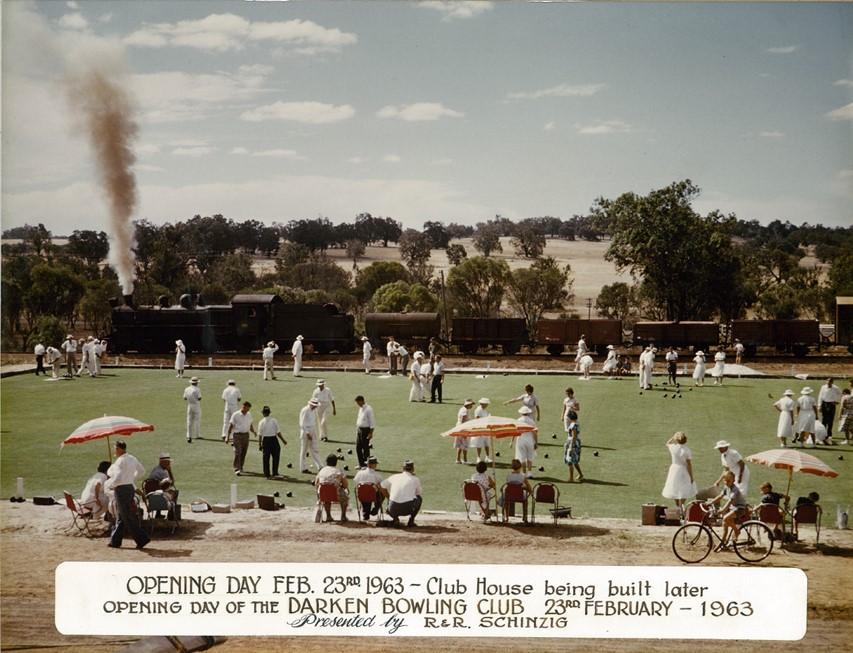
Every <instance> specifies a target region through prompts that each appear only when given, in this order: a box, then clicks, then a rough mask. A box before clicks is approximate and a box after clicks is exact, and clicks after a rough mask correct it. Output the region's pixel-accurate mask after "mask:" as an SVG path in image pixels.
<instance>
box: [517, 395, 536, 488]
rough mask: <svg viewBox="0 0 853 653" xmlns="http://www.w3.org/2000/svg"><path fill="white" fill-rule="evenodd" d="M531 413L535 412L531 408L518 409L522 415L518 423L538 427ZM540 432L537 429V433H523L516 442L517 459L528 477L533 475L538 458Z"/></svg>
mask: <svg viewBox="0 0 853 653" xmlns="http://www.w3.org/2000/svg"><path fill="white" fill-rule="evenodd" d="M531 413H533V411H532V410H530V408H528V407H527V406H522V407H521V408H519V409H518V414H519V415H521V417H519V418H518V421H519V422H522V423H524V424H529V425H530V426H533V427H536V422H535V421H534V419H533V418H532V417H531V416H530V415H531ZM538 432H539V431H538V429H537V430H536V431H528V432H526V433H522V434H521V435H520V436H518V438H516V441H515V457H516V458H517V459H518V460H520V461H521V470H522V471H523V472H526V474H527V475H528V476H532V475H533V460H534V458H536V448H537V447H538V446H539V443H538V441H537V440H538V438H537V435H538Z"/></svg>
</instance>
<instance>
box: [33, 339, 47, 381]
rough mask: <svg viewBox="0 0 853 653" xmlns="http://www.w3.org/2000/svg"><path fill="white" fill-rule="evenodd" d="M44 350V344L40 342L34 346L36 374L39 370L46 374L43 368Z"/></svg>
mask: <svg viewBox="0 0 853 653" xmlns="http://www.w3.org/2000/svg"><path fill="white" fill-rule="evenodd" d="M45 351H46V350H45V348H44V345H43V344H41V343H38V344H37V345H36V346H35V349H33V354H35V357H36V376H38V375H39V372H41V373H42V374H44V375H45V376H47V371H46V370H45V369H44V352H45Z"/></svg>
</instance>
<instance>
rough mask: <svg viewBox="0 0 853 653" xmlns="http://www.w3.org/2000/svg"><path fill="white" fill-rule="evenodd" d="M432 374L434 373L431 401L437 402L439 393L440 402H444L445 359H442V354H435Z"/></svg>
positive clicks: (432, 402)
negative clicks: (442, 393)
mask: <svg viewBox="0 0 853 653" xmlns="http://www.w3.org/2000/svg"><path fill="white" fill-rule="evenodd" d="M430 374H432V385H431V386H430V393H429V394H430V400H429V403H431V404H434V403H435V397H436V395H438V403H442V397H441V387H442V386H443V385H444V361H443V360H441V354H436V355H435V360H434V361H433V362H432V369H431V370H430Z"/></svg>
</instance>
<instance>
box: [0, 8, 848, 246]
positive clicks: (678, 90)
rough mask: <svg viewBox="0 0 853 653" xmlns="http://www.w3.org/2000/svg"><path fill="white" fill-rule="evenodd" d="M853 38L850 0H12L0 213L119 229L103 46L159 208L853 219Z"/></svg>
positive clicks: (435, 215)
mask: <svg viewBox="0 0 853 653" xmlns="http://www.w3.org/2000/svg"><path fill="white" fill-rule="evenodd" d="M851 35H853V7H852V6H850V5H848V4H843V3H839V4H813V3H802V4H800V3H791V4H765V3H762V4H736V5H733V4H728V3H726V4H715V5H710V4H692V3H691V4H640V5H631V4H623V3H607V4H595V5H592V4H557V3H548V4H544V3H543V4H525V3H521V2H507V3H488V2H476V3H464V2H462V3H443V2H422V3H415V2H385V3H383V2H350V3H341V2H335V3H332V2H329V3H325V2H311V3H300V2H289V3H278V2H252V3H245V2H203V1H196V2H109V1H106V2H82V1H78V2H59V1H56V2H35V3H33V2H23V1H21V0H17V1H15V2H6V3H4V4H3V37H4V38H3V91H4V92H3V97H4V106H3V127H4V129H3V215H2V219H3V226H4V227H9V226H15V225H19V224H23V223H24V222H30V223H32V222H36V221H41V222H44V223H45V224H46V225H47V226H48V227H49V228H51V229H52V230H53V231H54V232H55V233H68V232H70V231H72V230H73V229H75V228H106V227H105V226H104V223H105V221H106V217H105V216H106V213H107V204H106V202H105V201H104V199H103V197H102V195H101V193H100V191H99V189H98V186H97V177H96V171H95V169H94V166H93V163H92V156H91V154H90V152H89V149H88V145H87V142H86V140H85V138H83V137H82V135H81V134H80V129H79V119H78V118H77V117H75V115H74V114H73V112H72V111H71V110H70V109H69V107H68V105H67V104H66V102H65V100H64V93H63V90H62V89H63V86H62V79H63V71H64V70H66V69H67V68H68V67H69V66H70V65H71V64H69V62H76V61H87V60H88V61H91V55H89V58H88V59H87V56H86V53H87V52H92V51H94V52H99V53H107V54H104V55H100V54H99V55H98V56H97V58H98V60H99V63H100V64H103V62H104V61H105V60H108V63H109V66H110V67H112V68H114V69H119V68H121V70H123V75H122V77H121V79H122V80H123V83H124V84H125V86H126V88H127V89H128V90H129V92H130V93H131V94H132V96H133V97H134V99H135V107H136V119H137V122H138V124H139V133H138V137H137V139H136V140H135V142H134V149H135V152H136V154H137V159H138V160H137V163H136V165H135V167H134V171H135V174H136V177H137V182H138V193H139V204H138V207H137V208H136V211H135V213H134V215H135V217H137V218H146V219H149V220H151V221H153V222H157V223H160V222H165V221H173V220H180V219H186V218H189V217H192V215H194V214H196V213H200V214H212V213H223V214H225V215H226V216H227V217H231V218H234V219H244V218H255V219H260V220H263V221H266V222H272V221H273V220H278V221H287V220H290V219H295V218H312V217H316V216H320V215H322V216H327V217H329V218H331V219H332V220H334V221H336V222H337V221H343V220H351V219H352V218H353V217H354V216H355V215H356V214H358V213H360V212H363V211H368V212H370V213H373V214H374V215H381V216H391V217H394V218H396V219H399V220H401V221H403V223H404V224H405V225H406V226H414V227H420V226H421V224H422V223H423V222H424V221H425V220H430V219H435V220H443V221H445V222H449V221H457V222H462V223H474V222H476V221H480V220H485V219H487V218H489V217H492V216H494V215H495V214H497V213H500V214H502V215H506V216H509V217H512V218H523V217H529V216H539V215H556V216H560V217H564V218H565V217H570V216H571V215H573V214H576V213H578V214H580V213H584V212H586V211H587V210H588V209H589V206H590V205H591V203H592V202H593V200H594V199H595V198H596V197H598V196H605V197H615V196H616V195H618V194H620V193H622V192H626V191H635V192H639V193H645V192H647V191H649V190H650V189H652V188H657V187H661V186H664V185H666V184H668V183H670V182H672V181H674V180H678V179H683V178H690V179H692V180H693V181H694V182H695V183H697V184H698V185H699V186H700V187H701V188H702V189H703V193H702V195H701V197H700V199H699V201H698V202H697V204H696V208H697V209H698V210H699V211H701V212H703V213H705V212H708V211H711V210H714V209H719V210H722V211H724V212H734V213H736V214H737V216H738V217H740V218H743V219H757V220H759V221H761V222H765V223H766V222H769V221H770V220H773V219H776V218H779V219H783V220H790V221H792V222H795V223H799V222H811V223H818V222H821V223H824V224H828V225H849V224H851V222H853V211H851V206H853V203H851V199H853V49H852V48H851V38H852V37H851ZM81 53H82V54H81ZM75 65H76V64H75Z"/></svg>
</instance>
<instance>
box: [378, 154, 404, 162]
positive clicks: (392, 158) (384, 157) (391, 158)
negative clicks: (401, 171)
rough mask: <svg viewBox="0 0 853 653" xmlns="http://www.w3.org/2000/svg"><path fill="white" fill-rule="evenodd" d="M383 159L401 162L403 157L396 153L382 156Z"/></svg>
mask: <svg viewBox="0 0 853 653" xmlns="http://www.w3.org/2000/svg"><path fill="white" fill-rule="evenodd" d="M382 160H383V161H384V162H385V163H400V161H402V159H401V158H400V157H399V156H398V155H396V154H386V155H385V156H383V157H382Z"/></svg>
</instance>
